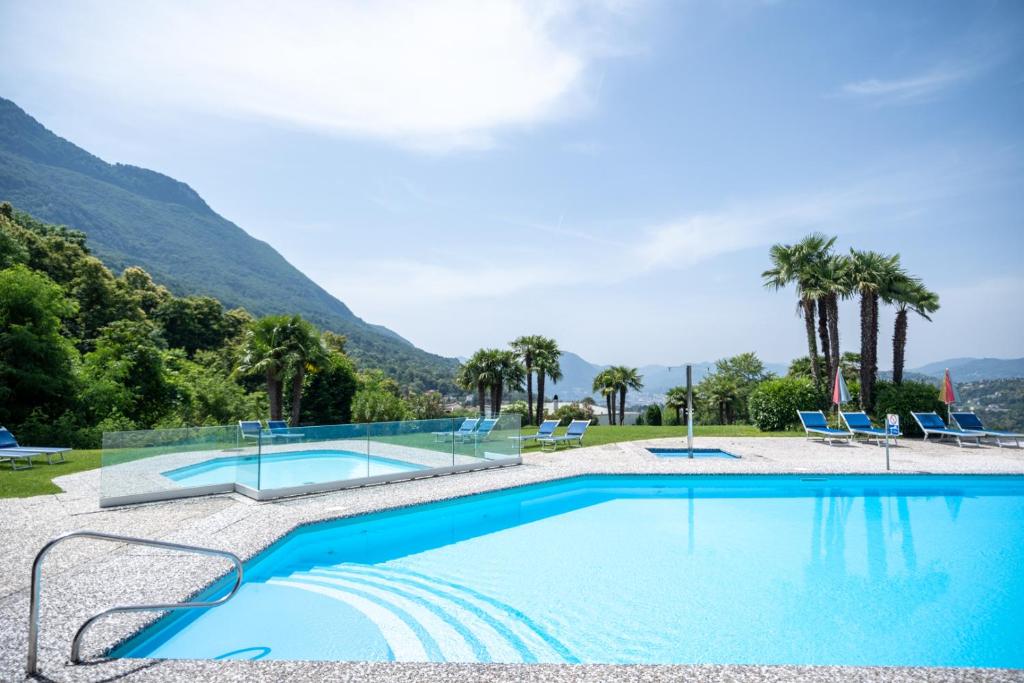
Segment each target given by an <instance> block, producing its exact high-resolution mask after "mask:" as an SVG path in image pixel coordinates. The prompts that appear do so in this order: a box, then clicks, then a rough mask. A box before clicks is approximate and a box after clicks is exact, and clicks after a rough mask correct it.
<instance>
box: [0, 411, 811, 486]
mask: <svg viewBox="0 0 1024 683" xmlns="http://www.w3.org/2000/svg"><path fill="white" fill-rule="evenodd" d="M534 431H535V428H533V427H525V428H524V429H523V432H522V433H523V434H531V433H533V432H534ZM564 431H565V428H564V427H563V428H559V430H558V433H559V434H561V433H563V432H564ZM693 431H694V435H695V436H697V437H702V436H802V432H800V433H798V432H762V431H760V430H759V429H758V428H757V427H754V426H752V425H704V426H698V427H694V430H693ZM405 437H406V438H405V439H402V438H394V439H387V438H383V439H380V440H388V441H392V440H393V441H396V442H402V441H408V440H409V439H410V438H412V437H418V438H419V439H421V440H422V443H415V444H412V443H408V444H406V445H415V446H417V447H421V448H431V447H435V448H436V447H438V446H439V444H433V443H432V439H433V437H430V436H429V435H426V434H416V435H405ZM666 437H675V438H685V437H686V427H647V426H636V425H625V426H614V427H611V426H607V425H598V426H596V427H590V428H588V429H587V434H586V436H585V437H583V445H584V446H600V445H603V444H608V443H620V442H622V441H641V440H644V439H663V438H666ZM528 443H529V442H528ZM441 448H444V449H445V450H447V449H448V448H451V442H448V445H447V446H441ZM468 448H469V449H470V450H469V452H470V453H472V444H470V445H469V446H468ZM538 449H539V446H538V445H537V444H536V443H533V444H530V445H527V446H525V447H524V448H523V450H524V451H536V450H538ZM100 453H101V451H99V450H82V451H71V452H70V453H68V454H67V462H65V463H59V464H55V465H47V464H46V458H45V457H44V458H36V464H35V466H34V467H33V468H32V469H30V470H18V471H17V472H12V471H11V469H10V465H9V464H8V463H0V498H27V497H28V496H41V495H44V494H47V493H60V492H61V488H60V487H59V486H57V485H56V484H54V483H53V478H54V477H59V476H62V475H65V474H71V473H73V472H82V471H84V470H91V469H95V468H97V467H99V466H100Z"/></svg>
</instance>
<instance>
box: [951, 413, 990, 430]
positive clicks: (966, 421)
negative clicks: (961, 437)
mask: <svg viewBox="0 0 1024 683" xmlns="http://www.w3.org/2000/svg"><path fill="white" fill-rule="evenodd" d="M953 419H954V420H956V423H957V424H958V425H960V427H961V428H963V429H985V427H984V426H982V424H981V420H980V419H979V418H978V416H977V415H975V414H974V413H953Z"/></svg>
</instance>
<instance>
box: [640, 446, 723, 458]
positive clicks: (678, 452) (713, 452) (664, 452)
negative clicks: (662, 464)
mask: <svg viewBox="0 0 1024 683" xmlns="http://www.w3.org/2000/svg"><path fill="white" fill-rule="evenodd" d="M647 450H648V451H649V452H651V453H653V454H654V455H656V456H658V457H659V458H689V457H690V451H688V450H686V449H685V448H648V449H647ZM693 457H695V458H735V459H737V460H739V457H740V456H738V455H733V454H732V453H729V452H728V451H723V450H722V449H720V448H694V449H693Z"/></svg>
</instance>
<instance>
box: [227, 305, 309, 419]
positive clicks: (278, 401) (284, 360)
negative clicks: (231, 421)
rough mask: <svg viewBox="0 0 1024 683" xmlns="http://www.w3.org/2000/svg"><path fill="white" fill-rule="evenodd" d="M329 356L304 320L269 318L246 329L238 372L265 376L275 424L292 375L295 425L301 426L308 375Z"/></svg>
mask: <svg viewBox="0 0 1024 683" xmlns="http://www.w3.org/2000/svg"><path fill="white" fill-rule="evenodd" d="M325 356H326V352H325V351H324V349H323V345H322V343H321V342H320V335H319V334H317V332H316V329H315V328H314V327H313V326H312V325H311V324H309V323H308V322H306V321H305V320H303V319H302V318H301V317H300V316H298V315H295V316H288V315H268V316H266V317H263V318H260V319H259V320H256V321H255V322H253V323H252V324H250V326H249V327H248V329H246V331H245V335H244V337H243V342H242V356H241V360H240V361H239V364H238V368H237V370H238V372H241V373H243V374H256V373H258V374H262V375H263V377H264V379H265V381H266V383H267V398H268V399H269V403H270V419H271V420H280V419H281V412H282V409H283V404H284V380H285V378H286V376H287V375H288V374H289V373H291V376H292V421H293V423H297V422H298V419H299V416H298V411H299V409H300V407H301V401H302V381H303V379H304V378H305V373H306V372H307V371H308V370H311V369H315V368H316V367H318V366H319V365H320V364H321V363H322V362H323V360H324V358H325Z"/></svg>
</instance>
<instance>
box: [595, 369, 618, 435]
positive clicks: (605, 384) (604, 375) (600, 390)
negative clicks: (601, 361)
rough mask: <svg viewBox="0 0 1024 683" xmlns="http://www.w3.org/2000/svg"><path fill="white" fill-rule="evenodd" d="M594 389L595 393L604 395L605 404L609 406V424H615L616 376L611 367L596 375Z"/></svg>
mask: <svg viewBox="0 0 1024 683" xmlns="http://www.w3.org/2000/svg"><path fill="white" fill-rule="evenodd" d="M592 388H593V390H594V393H595V394H601V395H602V396H604V402H605V406H606V407H607V408H608V424H609V425H614V424H615V392H616V391H617V390H618V387H616V386H615V376H614V374H613V373H612V371H611V369H610V368H609V369H607V370H602V371H601V372H599V373H597V374H596V375H594V384H593V387H592Z"/></svg>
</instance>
